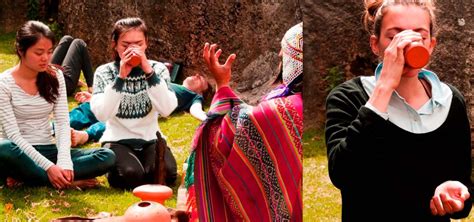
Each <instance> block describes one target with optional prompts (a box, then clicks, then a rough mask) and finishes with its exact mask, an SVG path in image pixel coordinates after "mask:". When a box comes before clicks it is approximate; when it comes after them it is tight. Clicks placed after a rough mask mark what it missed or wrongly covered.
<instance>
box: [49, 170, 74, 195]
mask: <svg viewBox="0 0 474 222" xmlns="http://www.w3.org/2000/svg"><path fill="white" fill-rule="evenodd" d="M46 173H47V174H48V179H49V181H50V182H51V185H53V187H54V188H56V189H65V188H67V187H68V186H70V185H71V182H72V181H69V180H68V179H67V178H66V177H65V175H64V174H63V169H62V168H61V167H59V166H57V165H53V166H51V167H50V168H48V170H46Z"/></svg>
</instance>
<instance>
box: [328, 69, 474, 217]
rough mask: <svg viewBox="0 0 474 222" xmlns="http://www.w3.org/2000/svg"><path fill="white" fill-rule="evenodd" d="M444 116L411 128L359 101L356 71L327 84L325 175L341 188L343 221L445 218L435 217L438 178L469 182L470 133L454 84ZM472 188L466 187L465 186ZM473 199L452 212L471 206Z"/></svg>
mask: <svg viewBox="0 0 474 222" xmlns="http://www.w3.org/2000/svg"><path fill="white" fill-rule="evenodd" d="M450 88H451V90H452V91H453V99H452V103H451V107H450V111H449V114H448V117H447V119H446V121H445V122H444V123H443V124H442V125H441V126H440V127H439V128H438V129H436V130H434V131H432V132H429V133H423V134H414V133H411V132H408V131H405V130H403V129H401V128H399V127H398V126H396V125H394V124H393V123H391V122H389V121H386V120H384V119H383V118H381V117H380V116H379V115H377V114H376V113H375V112H373V111H372V110H370V109H368V108H366V107H365V106H364V105H365V104H366V102H367V100H368V99H369V97H368V95H367V93H366V92H365V91H364V88H363V86H362V83H361V80H360V77H358V78H355V79H352V80H349V81H347V82H345V83H343V84H341V85H339V86H338V87H336V88H335V89H334V90H332V91H331V93H330V94H329V96H328V97H327V101H326V115H327V116H326V117H327V119H326V132H325V134H326V135H325V136H326V145H327V154H328V160H329V176H330V178H331V181H332V182H333V184H334V185H335V186H336V187H337V188H339V189H340V190H341V195H342V219H343V221H357V222H359V221H449V217H448V216H445V217H433V216H432V215H431V211H430V207H429V205H430V199H431V198H432V196H433V194H434V191H435V189H436V187H437V186H438V185H440V184H441V183H443V182H445V181H447V180H456V181H460V182H462V183H463V184H465V185H466V186H467V187H468V188H469V187H471V181H470V176H471V133H470V126H469V120H468V117H467V113H466V106H465V102H464V99H463V97H462V95H461V93H459V91H458V90H456V89H455V88H454V87H451V86H450ZM470 193H471V194H472V192H470ZM470 210H471V201H470V200H469V201H465V207H464V210H463V211H461V212H458V213H456V214H454V215H450V217H452V218H462V217H465V216H467V215H468V214H469V211H470Z"/></svg>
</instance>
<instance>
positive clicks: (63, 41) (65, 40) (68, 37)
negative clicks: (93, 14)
mask: <svg viewBox="0 0 474 222" xmlns="http://www.w3.org/2000/svg"><path fill="white" fill-rule="evenodd" d="M72 40H74V38H73V37H72V36H70V35H65V36H63V37H62V38H61V40H59V44H61V43H65V42H72Z"/></svg>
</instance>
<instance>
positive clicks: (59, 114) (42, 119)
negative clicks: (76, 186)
mask: <svg viewBox="0 0 474 222" xmlns="http://www.w3.org/2000/svg"><path fill="white" fill-rule="evenodd" d="M11 72H12V69H9V70H7V71H5V72H4V73H3V74H1V75H0V104H1V105H0V123H1V124H0V139H8V140H10V141H11V142H13V143H15V144H16V145H17V146H18V147H19V148H20V149H21V150H22V151H23V152H24V153H25V154H26V155H27V156H28V157H30V158H31V159H32V160H33V161H34V162H35V163H36V164H37V165H38V166H40V167H41V168H43V169H44V170H47V169H48V168H49V167H51V166H52V165H54V163H53V162H51V161H50V160H48V159H47V158H46V157H44V156H43V155H41V154H40V153H39V152H38V151H37V150H36V149H35V148H34V147H33V146H32V145H48V144H54V138H53V137H52V135H51V130H52V129H51V124H50V120H51V118H54V120H55V135H56V146H57V148H58V156H57V159H58V160H57V163H56V165H58V166H59V167H61V168H63V169H68V170H72V169H73V164H72V160H71V154H70V148H71V139H70V138H71V132H70V128H69V113H68V105H67V97H66V85H65V83H64V76H63V74H62V72H61V71H60V70H58V71H57V73H56V76H57V78H58V81H59V96H58V98H57V100H56V103H55V104H51V103H48V102H47V101H46V100H45V99H44V98H43V97H41V96H40V95H39V93H37V94H36V95H30V94H28V93H26V92H25V91H23V89H22V88H21V87H19V86H18V85H17V84H16V82H15V79H14V78H13V76H12V73H11ZM51 114H52V115H51Z"/></svg>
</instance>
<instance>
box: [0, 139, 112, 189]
mask: <svg viewBox="0 0 474 222" xmlns="http://www.w3.org/2000/svg"><path fill="white" fill-rule="evenodd" d="M33 147H34V148H35V149H36V150H37V151H38V152H39V153H40V154H41V155H43V156H44V157H46V158H47V159H49V160H50V161H51V162H53V163H56V162H57V155H58V149H57V148H56V145H54V144H51V145H34V146H33ZM71 159H72V163H73V164H74V179H75V180H83V179H90V178H94V177H96V176H100V175H103V174H105V173H106V172H107V171H108V170H109V169H110V168H111V167H112V166H114V164H115V154H114V152H113V151H112V150H110V149H105V148H99V149H71ZM0 175H1V176H2V180H4V179H5V178H6V177H7V176H8V177H12V178H15V179H18V180H20V181H23V182H24V183H25V184H28V185H31V186H44V185H51V183H50V182H49V179H48V175H47V173H46V171H45V170H44V169H43V168H41V167H39V166H38V165H37V164H36V163H35V162H34V161H33V160H32V159H31V158H30V157H28V156H27V155H26V154H25V153H24V152H23V151H22V150H21V149H20V148H19V147H18V146H17V145H16V144H14V143H12V142H11V141H10V140H5V139H4V140H0Z"/></svg>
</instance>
